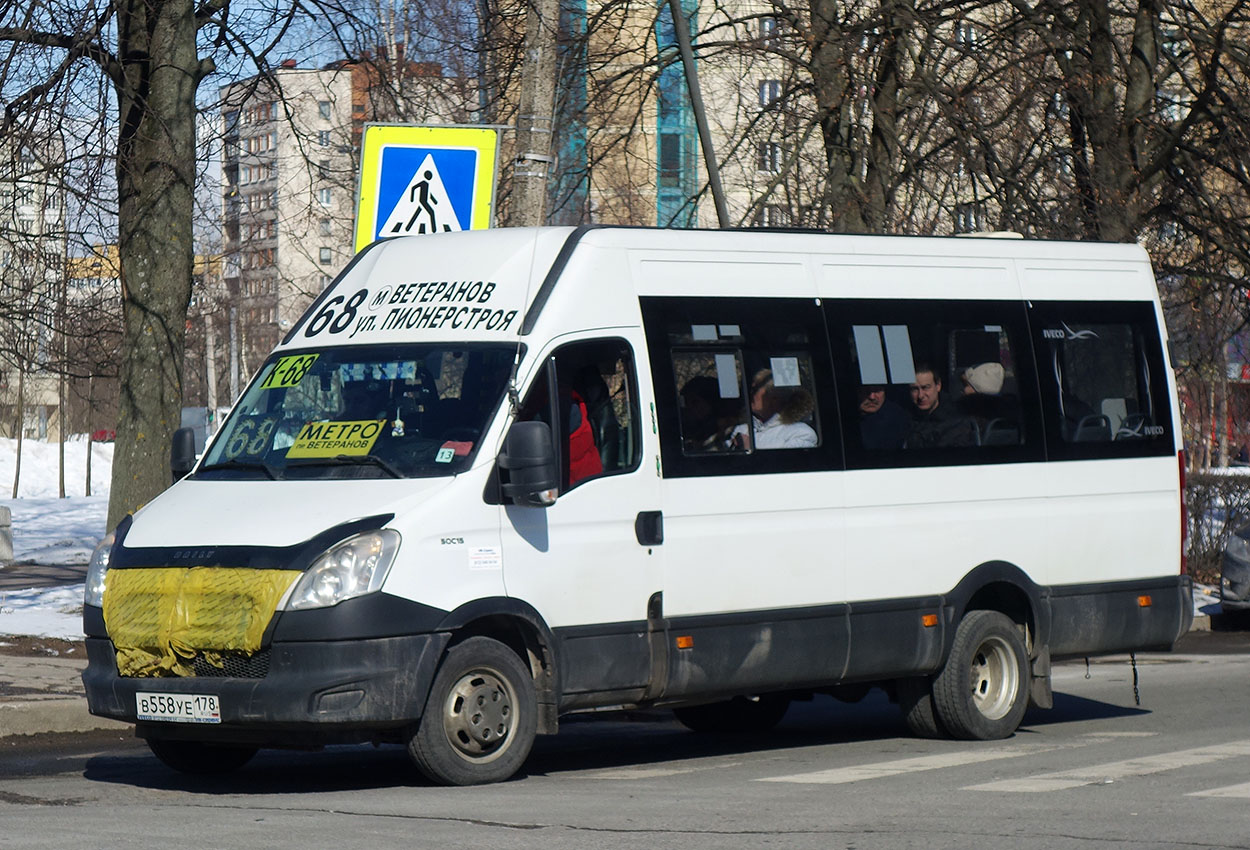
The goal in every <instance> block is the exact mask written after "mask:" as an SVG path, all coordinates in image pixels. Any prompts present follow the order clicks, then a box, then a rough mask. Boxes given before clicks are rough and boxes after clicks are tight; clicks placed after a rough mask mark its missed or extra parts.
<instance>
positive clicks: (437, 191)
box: [381, 154, 464, 237]
mask: <svg viewBox="0 0 1250 850" xmlns="http://www.w3.org/2000/svg"><path fill="white" fill-rule="evenodd" d="M463 229H464V228H462V227H461V226H460V220H459V219H458V218H457V217H456V211H455V209H453V208H452V204H451V196H450V195H448V194H447V188H446V187H445V186H444V185H443V178H442V176H440V175H439V173H438V166H437V165H435V164H434V155H433V154H426V155H425V159H423V160H421V165H420V167H418V168H417V170H416V171H415V172H414V173H413V175H412V178H411V179H410V180H409V181H408V186H407V188H405V189H404V192H403V194H402V195H400V196H399V200H398V201H397V202H396V203H395V207H394V209H392V210H391V213H390V215H388V216H387V217H386V223H385V224H383V225H382V230H381V235H382V236H384V237H385V236H402V235H405V234H409V233H447V232H458V231H460V230H463Z"/></svg>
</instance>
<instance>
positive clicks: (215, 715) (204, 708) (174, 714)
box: [135, 694, 221, 723]
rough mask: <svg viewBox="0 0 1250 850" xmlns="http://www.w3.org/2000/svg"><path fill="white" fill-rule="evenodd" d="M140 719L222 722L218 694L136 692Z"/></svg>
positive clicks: (176, 721) (137, 711)
mask: <svg viewBox="0 0 1250 850" xmlns="http://www.w3.org/2000/svg"><path fill="white" fill-rule="evenodd" d="M135 703H136V709H137V710H136V714H137V715H138V718H139V719H140V720H158V721H163V722H166V723H220V722H221V705H220V704H219V703H218V702H217V696H216V694H135Z"/></svg>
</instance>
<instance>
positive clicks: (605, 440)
mask: <svg viewBox="0 0 1250 850" xmlns="http://www.w3.org/2000/svg"><path fill="white" fill-rule="evenodd" d="M552 374H554V376H555V381H554V384H555V387H556V394H557V404H556V405H555V411H554V412H553V410H552V405H551V402H550V389H549V388H550V386H551V385H552V383H553V382H552V379H551V376H552ZM517 418H518V420H526V419H538V420H541V421H544V422H548V423H551V422H553V421H555V422H558V425H557V427H556V433H558V434H559V435H561V438H560V439H559V441H558V446H559V450H560V469H561V482H562V483H561V488H560V490H561V492H566V491H568V490H570V489H572V488H573V487H576V486H577V485H579V484H581V483H582V482H584V481H588V480H591V479H594V478H601V477H603V476H605V475H614V474H619V473H622V472H628V471H631V470H633V469H635V468H637V466H638V463H639V460H640V458H641V456H642V442H641V427H640V424H639V417H638V389H637V382H636V378H635V370H634V359H633V352H632V351H631V349H630V347H629V345H628V344H627V343H626V342H625V341H624V340H620V339H612V340H595V341H590V342H577V343H571V344H569V345H565V346H563V347H561V348H559V349H557V350H556V351H555V352H554V353H553V354H552V355H551V357H549V358H548V360H547V363H546V365H544V367H543V371H542V373H541V374H540V375H538V377H537V378H536V379H535V381H534V383H533V384H532V385H531V387H530V391H529V392H528V393H527V394H526V398H525V401H524V402H523V403H522V405H521V409H520V412H519V413H518V416H517Z"/></svg>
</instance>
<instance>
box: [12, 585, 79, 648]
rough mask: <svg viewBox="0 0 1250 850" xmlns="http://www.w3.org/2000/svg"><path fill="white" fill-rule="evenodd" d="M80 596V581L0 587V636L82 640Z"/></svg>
mask: <svg viewBox="0 0 1250 850" xmlns="http://www.w3.org/2000/svg"><path fill="white" fill-rule="evenodd" d="M82 595H83V586H82V585H81V584H69V585H62V586H61V587H39V588H35V589H34V590H0V635H29V636H31V637H52V638H61V639H62V640H82V639H83V634H82ZM0 643H3V638H0Z"/></svg>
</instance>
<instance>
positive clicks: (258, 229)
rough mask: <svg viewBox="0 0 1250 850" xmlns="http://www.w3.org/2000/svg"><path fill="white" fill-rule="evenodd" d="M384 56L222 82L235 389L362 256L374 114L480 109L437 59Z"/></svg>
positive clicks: (431, 117) (458, 113) (445, 119)
mask: <svg viewBox="0 0 1250 850" xmlns="http://www.w3.org/2000/svg"><path fill="white" fill-rule="evenodd" d="M384 59H385V57H378V58H377V59H375V60H374V61H372V62H370V63H347V62H339V63H334V64H331V65H327V66H325V67H322V68H315V69H304V68H299V67H297V66H296V64H295V63H294V62H290V61H288V62H285V63H283V65H282V67H280V68H278V69H276V70H275V71H274V72H273V74H272V75H271V76H269V77H255V78H252V79H250V80H244V81H242V82H238V83H234V84H231V85H229V86H226V87H224V88H223V89H222V91H221V106H220V109H221V115H222V121H223V139H224V147H223V151H222V217H223V233H222V237H223V245H222V254H223V259H222V272H221V277H222V284H223V288H224V297H225V299H226V300H227V302H228V305H227V308H226V312H227V313H228V314H229V315H230V317H231V319H230V324H229V327H228V328H225V329H223V333H222V334H220V335H219V337H218V339H219V344H220V343H224V344H226V345H228V346H230V351H231V362H232V363H233V364H235V365H236V368H237V370H238V371H237V375H236V376H235V378H236V380H235V383H234V384H232V385H231V387H230V389H233V390H237V389H238V385H239V384H240V383H241V382H242V381H244V380H246V378H247V377H248V376H249V375H250V374H251V373H252V372H253V371H254V370H255V369H256V368H257V367H258V366H259V365H260V363H261V362H262V360H263V358H264V357H265V355H266V354H267V353H268V352H269V350H270V349H271V348H272V347H273V346H274V345H275V344H276V343H277V342H278V340H279V339H280V338H281V337H282V336H283V335H284V334H285V333H286V331H287V329H289V328H290V327H291V326H292V324H294V322H295V321H296V320H297V319H298V318H299V317H300V315H301V314H302V313H303V312H304V310H305V309H306V308H307V307H308V305H309V304H310V303H311V302H312V300H313V298H315V297H316V295H317V294H318V293H319V292H321V290H323V289H324V288H325V287H326V285H327V284H329V282H330V281H331V280H332V279H333V277H334V275H336V274H337V273H338V272H339V270H341V269H342V268H343V266H344V265H346V264H347V262H348V261H349V260H350V259H351V257H352V253H353V245H352V240H353V225H354V217H355V212H356V210H355V201H356V193H357V185H356V183H357V167H358V157H359V150H360V136H361V133H362V131H363V129H364V125H365V123H366V122H367V121H382V122H385V121H394V120H397V119H402V120H405V121H409V122H412V123H431V124H449V123H456V122H457V121H461V122H463V121H465V120H466V118H467V117H468V116H467V111H466V109H465V107H464V106H463V105H462V104H461V101H462V100H463V97H462V96H461V92H460V81H458V80H450V79H448V78H444V77H441V76H440V70H439V68H438V66H437V65H432V64H430V63H418V62H405V61H404V60H403V57H402V53H401V54H400V56H399V57H398V61H390V62H384V61H383V60H384ZM380 68H385V70H386V72H387V73H386V74H385V75H384V74H383V73H382V71H381V70H379V69H380ZM396 68H398V71H396ZM226 375H229V372H227V373H226ZM224 378H225V376H223V380H224Z"/></svg>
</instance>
